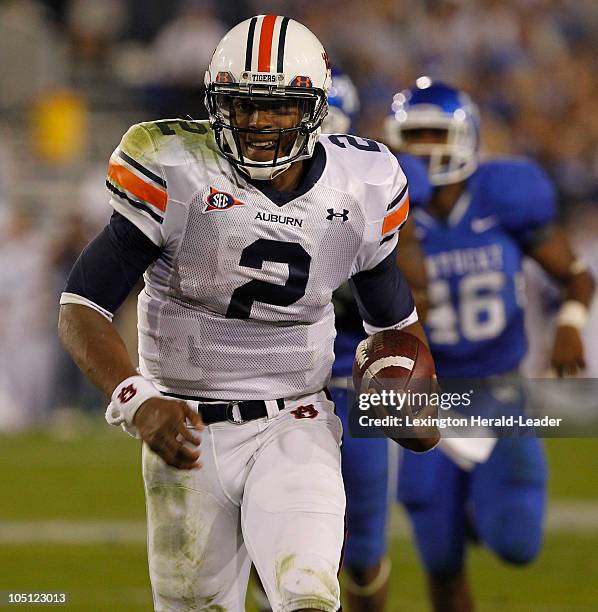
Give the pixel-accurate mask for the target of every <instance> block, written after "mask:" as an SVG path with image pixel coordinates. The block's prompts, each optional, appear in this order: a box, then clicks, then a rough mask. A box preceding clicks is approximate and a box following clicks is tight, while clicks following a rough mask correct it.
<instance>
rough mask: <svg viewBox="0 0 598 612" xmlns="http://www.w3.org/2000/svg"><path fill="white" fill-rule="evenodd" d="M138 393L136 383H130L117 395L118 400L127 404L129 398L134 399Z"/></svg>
mask: <svg viewBox="0 0 598 612" xmlns="http://www.w3.org/2000/svg"><path fill="white" fill-rule="evenodd" d="M136 395H137V389H136V387H135V385H128V386H127V387H123V388H122V389H121V390H120V393H119V394H118V395H117V396H116V397H118V400H119V401H120V402H121V403H123V404H126V403H127V402H128V401H129V400H131V399H133V398H134V397H135V396H136Z"/></svg>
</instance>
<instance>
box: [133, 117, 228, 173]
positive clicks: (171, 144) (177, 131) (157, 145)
mask: <svg viewBox="0 0 598 612" xmlns="http://www.w3.org/2000/svg"><path fill="white" fill-rule="evenodd" d="M133 129H137V130H138V129H142V130H144V131H145V132H146V133H147V134H148V136H149V138H150V139H151V141H152V143H153V145H154V149H155V153H156V157H157V161H158V163H160V164H162V165H164V166H173V165H178V164H185V163H187V162H188V161H189V158H190V157H191V158H195V159H204V160H205V159H206V157H213V156H215V155H217V154H218V149H217V146H216V141H215V139H214V132H213V130H212V128H211V126H210V124H209V122H208V121H191V120H190V121H186V120H184V119H160V120H158V121H151V122H147V123H139V124H137V125H136V126H133V128H131V130H133ZM131 130H129V131H131ZM127 134H128V132H127ZM127 134H125V137H126V136H127Z"/></svg>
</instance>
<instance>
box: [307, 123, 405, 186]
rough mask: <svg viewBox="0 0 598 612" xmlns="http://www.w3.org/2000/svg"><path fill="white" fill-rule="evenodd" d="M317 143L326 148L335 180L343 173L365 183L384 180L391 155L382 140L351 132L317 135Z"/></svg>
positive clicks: (370, 183) (382, 183)
mask: <svg viewBox="0 0 598 612" xmlns="http://www.w3.org/2000/svg"><path fill="white" fill-rule="evenodd" d="M319 142H321V143H322V145H323V146H324V148H325V149H326V155H327V157H328V158H329V160H330V162H331V165H332V166H333V168H334V171H335V174H337V175H338V180H339V181H342V180H343V179H344V178H345V176H343V174H346V175H349V176H351V177H352V178H353V180H354V181H358V182H361V183H365V184H367V185H381V186H384V185H385V184H387V183H388V179H389V175H390V172H391V166H392V161H393V160H392V159H391V158H392V157H393V155H392V154H391V153H390V151H389V150H388V149H387V147H386V146H384V145H383V144H382V143H380V142H376V141H375V140H371V139H370V138H363V137H361V136H354V135H351V134H326V135H321V136H320V139H319Z"/></svg>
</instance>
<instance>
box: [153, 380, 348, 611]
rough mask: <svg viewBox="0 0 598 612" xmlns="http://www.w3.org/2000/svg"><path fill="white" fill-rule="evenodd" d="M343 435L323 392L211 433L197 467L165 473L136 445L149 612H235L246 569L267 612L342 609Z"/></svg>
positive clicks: (213, 427)
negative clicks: (262, 593) (256, 580)
mask: <svg viewBox="0 0 598 612" xmlns="http://www.w3.org/2000/svg"><path fill="white" fill-rule="evenodd" d="M302 406H303V407H306V408H304V409H301V407H302ZM310 406H311V407H312V408H311V409H310V408H309V407H310ZM314 409H315V410H314ZM316 412H317V414H315V413H316ZM341 435H342V427H341V423H340V420H339V419H338V417H337V416H336V415H335V414H334V405H333V403H332V402H331V401H330V400H328V399H327V398H326V396H325V394H324V393H323V392H320V393H317V394H313V395H307V396H304V397H302V398H300V399H298V400H287V401H285V409H284V410H283V411H281V412H276V414H275V415H274V416H273V417H271V418H268V417H266V418H262V419H256V420H254V421H249V422H247V423H244V424H241V425H236V424H233V423H229V422H223V423H214V424H212V425H209V426H207V427H206V428H205V429H204V430H203V432H202V435H201V438H202V441H201V457H200V461H201V462H202V464H203V466H202V468H201V469H199V470H193V471H185V470H178V469H176V468H173V467H170V466H168V465H166V464H165V463H164V462H163V461H162V459H160V458H159V457H158V456H157V455H156V454H155V453H153V452H152V451H151V450H150V449H149V448H148V447H147V446H146V445H144V448H143V477H144V482H145V493H146V503H147V520H148V556H149V568H150V577H151V582H152V590H153V595H154V605H155V609H156V610H157V611H160V612H162V611H166V610H170V611H176V612H182V611H185V612H186V611H190V610H204V611H211V612H222V611H226V612H237V611H242V610H244V609H245V592H246V589H247V581H248V577H249V570H250V567H251V563H252V562H253V564H254V565H255V567H256V569H257V571H258V574H259V576H260V579H261V581H262V584H263V585H264V588H265V590H266V594H267V596H268V599H269V600H270V604H271V606H272V609H273V610H274V611H275V612H286V611H291V610H298V609H302V608H315V609H317V610H324V611H330V612H334V611H336V610H338V609H339V607H340V598H339V583H338V578H337V574H338V570H339V565H340V561H341V552H342V546H343V541H344V514H345V493H344V489H343V482H342V477H341V469H340V440H341Z"/></svg>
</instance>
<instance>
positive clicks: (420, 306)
mask: <svg viewBox="0 0 598 612" xmlns="http://www.w3.org/2000/svg"><path fill="white" fill-rule="evenodd" d="M400 245H401V246H400V248H399V250H398V255H397V265H398V266H399V270H400V271H401V274H402V275H403V276H404V277H405V278H406V279H407V282H408V283H409V287H410V288H411V293H412V294H413V299H414V300H415V305H416V307H417V315H418V317H419V320H420V321H421V322H422V323H425V322H426V317H427V315H428V307H429V302H428V276H427V273H426V266H425V259H424V254H423V252H422V249H421V246H420V244H419V242H418V240H417V238H416V236H415V221H414V220H413V218H412V217H408V219H407V221H406V222H405V225H404V226H403V227H402V228H401V242H400Z"/></svg>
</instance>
